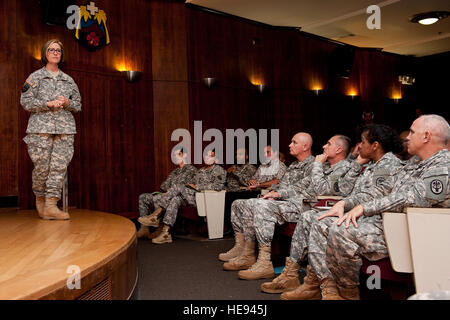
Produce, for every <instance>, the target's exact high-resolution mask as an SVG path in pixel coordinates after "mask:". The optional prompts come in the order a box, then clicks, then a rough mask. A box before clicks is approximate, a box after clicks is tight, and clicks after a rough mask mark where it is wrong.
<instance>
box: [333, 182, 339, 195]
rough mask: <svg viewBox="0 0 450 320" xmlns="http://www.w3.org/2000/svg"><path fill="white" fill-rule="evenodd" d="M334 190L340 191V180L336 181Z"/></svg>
mask: <svg viewBox="0 0 450 320" xmlns="http://www.w3.org/2000/svg"><path fill="white" fill-rule="evenodd" d="M333 190H334V192H339V182H338V181H336V182H335V183H334V185H333Z"/></svg>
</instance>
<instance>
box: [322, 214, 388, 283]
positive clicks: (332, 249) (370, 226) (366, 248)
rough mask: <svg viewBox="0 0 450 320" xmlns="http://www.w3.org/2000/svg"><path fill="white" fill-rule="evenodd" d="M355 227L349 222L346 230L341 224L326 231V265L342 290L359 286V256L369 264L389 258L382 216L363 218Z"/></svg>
mask: <svg viewBox="0 0 450 320" xmlns="http://www.w3.org/2000/svg"><path fill="white" fill-rule="evenodd" d="M357 224H358V228H355V227H354V226H353V224H351V223H350V225H349V227H348V229H346V228H345V226H344V224H341V226H340V227H338V226H337V225H333V226H332V227H331V228H330V230H329V235H328V246H327V250H326V261H325V262H326V264H327V265H328V268H329V270H330V271H331V274H332V275H333V278H334V279H335V281H336V282H337V283H338V284H339V285H341V286H343V287H352V286H357V285H359V272H360V269H361V266H362V258H361V256H364V257H365V258H367V259H368V260H371V261H374V260H380V259H383V258H386V257H387V256H388V251H387V248H386V242H385V239H384V232H383V225H382V218H381V216H380V215H375V216H372V217H366V216H362V217H361V218H359V219H358V220H357Z"/></svg>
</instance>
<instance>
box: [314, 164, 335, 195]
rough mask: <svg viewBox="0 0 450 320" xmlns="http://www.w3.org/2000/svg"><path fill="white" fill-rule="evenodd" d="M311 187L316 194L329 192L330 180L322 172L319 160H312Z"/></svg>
mask: <svg viewBox="0 0 450 320" xmlns="http://www.w3.org/2000/svg"><path fill="white" fill-rule="evenodd" d="M311 187H312V188H313V191H314V193H315V194H316V195H321V194H330V189H331V188H330V181H329V179H328V177H326V176H325V174H324V171H323V164H322V163H321V162H318V161H314V162H313V164H312V169H311Z"/></svg>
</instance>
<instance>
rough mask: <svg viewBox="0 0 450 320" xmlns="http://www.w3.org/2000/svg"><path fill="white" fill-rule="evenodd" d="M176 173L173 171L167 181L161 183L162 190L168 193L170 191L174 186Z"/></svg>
mask: <svg viewBox="0 0 450 320" xmlns="http://www.w3.org/2000/svg"><path fill="white" fill-rule="evenodd" d="M174 172H175V170H172V172H171V173H170V174H169V176H168V177H167V178H166V180H164V181H163V182H162V183H161V185H160V188H161V190H164V191H167V190H169V189H170V187H171V185H172V180H173V175H174Z"/></svg>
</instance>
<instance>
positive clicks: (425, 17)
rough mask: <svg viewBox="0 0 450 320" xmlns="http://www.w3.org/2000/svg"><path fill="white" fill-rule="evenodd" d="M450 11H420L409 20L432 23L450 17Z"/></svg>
mask: <svg viewBox="0 0 450 320" xmlns="http://www.w3.org/2000/svg"><path fill="white" fill-rule="evenodd" d="M448 15H449V12H448V11H430V12H425V13H419V14H416V15H415V16H413V17H412V18H410V19H409V20H410V21H411V22H414V23H420V24H423V25H430V24H433V23H435V22H437V21H438V20H441V19H444V18H446V17H448Z"/></svg>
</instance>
